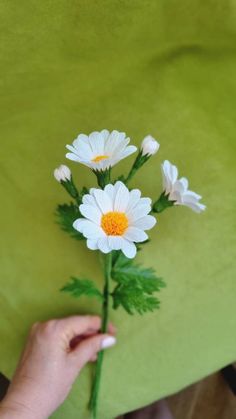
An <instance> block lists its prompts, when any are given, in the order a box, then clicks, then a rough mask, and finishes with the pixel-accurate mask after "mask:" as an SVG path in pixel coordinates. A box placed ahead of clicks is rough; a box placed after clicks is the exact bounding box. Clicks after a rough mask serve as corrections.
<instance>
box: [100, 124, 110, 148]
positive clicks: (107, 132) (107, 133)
mask: <svg viewBox="0 0 236 419" xmlns="http://www.w3.org/2000/svg"><path fill="white" fill-rule="evenodd" d="M101 134H102V136H103V138H104V147H105V144H106V142H107V139H108V137H109V135H110V132H109V131H108V129H103V130H102V131H101ZM104 149H105V148H104Z"/></svg>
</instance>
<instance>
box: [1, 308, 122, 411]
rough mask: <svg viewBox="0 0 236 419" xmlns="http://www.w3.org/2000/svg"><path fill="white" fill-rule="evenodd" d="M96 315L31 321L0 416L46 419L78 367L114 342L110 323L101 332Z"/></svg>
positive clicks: (72, 380)
mask: <svg viewBox="0 0 236 419" xmlns="http://www.w3.org/2000/svg"><path fill="white" fill-rule="evenodd" d="M100 328H101V319H100V317H98V316H71V317H67V318H64V319H55V320H49V321H47V322H42V323H35V324H34V325H33V326H32V328H31V330H30V333H29V337H28V341H27V343H26V346H25V349H24V351H23V353H22V355H21V359H20V361H19V364H18V367H17V369H16V371H15V374H14V377H13V379H12V382H11V384H10V386H9V389H8V392H7V395H6V396H5V398H4V400H3V401H2V403H1V404H0V418H6V419H15V418H17V419H32V418H34V419H46V418H48V417H49V416H50V415H51V414H52V413H53V412H54V411H55V410H56V409H57V408H58V407H59V406H60V405H61V404H62V403H63V402H64V400H65V399H66V397H67V396H68V394H69V392H70V390H71V387H72V385H73V383H74V381H75V379H76V378H77V376H78V374H79V373H80V371H81V369H82V368H83V367H84V366H85V364H87V362H89V361H95V360H96V358H97V352H99V351H100V350H102V349H105V348H108V347H110V346H112V345H114V344H115V343H116V339H115V337H114V335H115V333H116V331H115V328H114V326H112V325H111V324H110V325H109V328H108V334H101V333H99V330H100Z"/></svg>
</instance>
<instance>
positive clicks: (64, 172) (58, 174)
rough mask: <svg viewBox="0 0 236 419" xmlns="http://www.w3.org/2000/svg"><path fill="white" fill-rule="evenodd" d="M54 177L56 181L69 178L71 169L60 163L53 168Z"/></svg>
mask: <svg viewBox="0 0 236 419" xmlns="http://www.w3.org/2000/svg"><path fill="white" fill-rule="evenodd" d="M54 177H55V179H56V180H57V181H58V182H62V181H63V182H65V181H67V180H71V171H70V169H69V167H67V166H65V165H64V164H61V166H59V167H58V168H57V169H55V170H54Z"/></svg>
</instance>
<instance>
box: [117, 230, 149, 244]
mask: <svg viewBox="0 0 236 419" xmlns="http://www.w3.org/2000/svg"><path fill="white" fill-rule="evenodd" d="M123 237H124V238H125V239H127V240H129V241H133V242H137V243H139V242H144V241H145V240H147V239H148V235H147V234H146V233H145V232H144V231H143V230H140V229H139V228H137V227H132V226H131V227H128V228H127V230H126V231H125V233H124V235H123Z"/></svg>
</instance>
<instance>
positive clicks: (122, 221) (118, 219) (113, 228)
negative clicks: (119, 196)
mask: <svg viewBox="0 0 236 419" xmlns="http://www.w3.org/2000/svg"><path fill="white" fill-rule="evenodd" d="M101 227H102V228H103V230H104V231H105V233H106V234H107V235H108V236H122V234H124V232H125V230H126V229H127V227H128V218H127V217H126V215H125V213H124V212H117V211H110V212H107V213H106V214H103V216H102V220H101Z"/></svg>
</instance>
